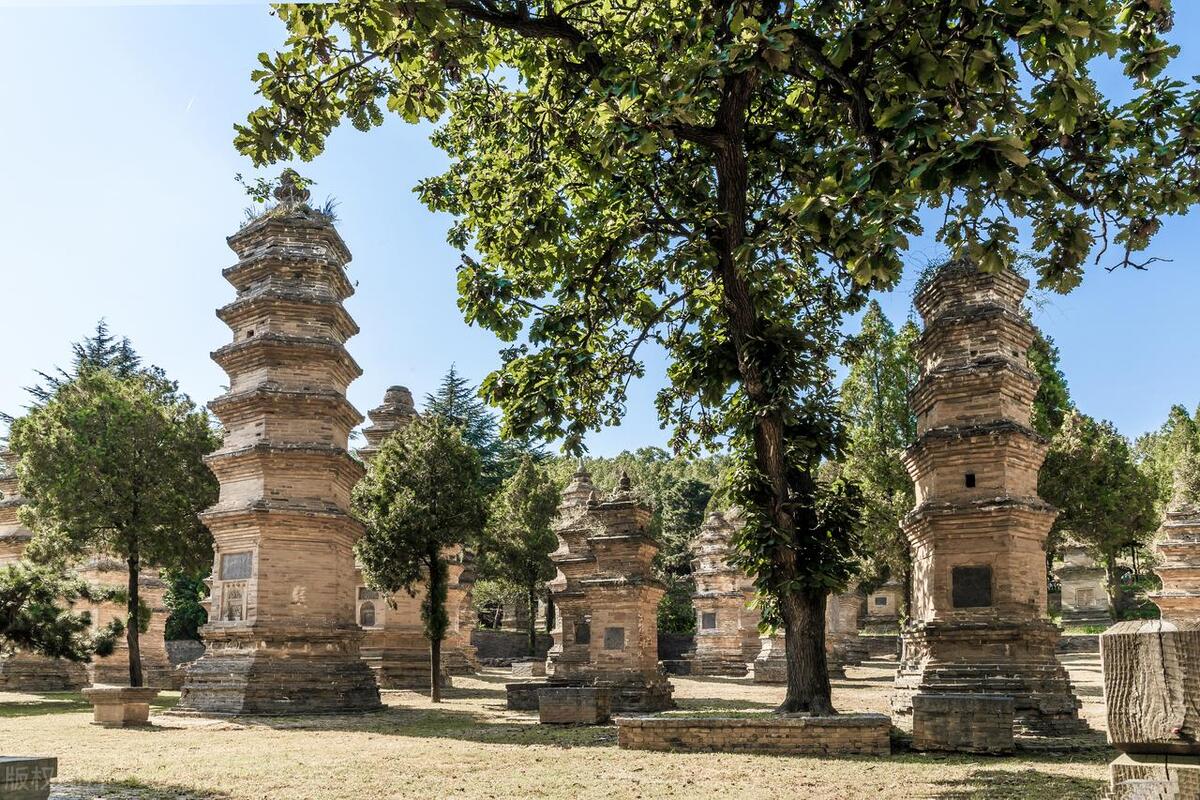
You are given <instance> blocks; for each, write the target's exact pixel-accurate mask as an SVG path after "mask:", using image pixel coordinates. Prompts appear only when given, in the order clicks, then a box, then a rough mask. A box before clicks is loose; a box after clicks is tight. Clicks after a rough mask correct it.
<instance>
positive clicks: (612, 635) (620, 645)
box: [604, 628, 625, 650]
mask: <svg viewBox="0 0 1200 800" xmlns="http://www.w3.org/2000/svg"><path fill="white" fill-rule="evenodd" d="M604 649H605V650H624V649H625V629H624V628H605V629H604Z"/></svg>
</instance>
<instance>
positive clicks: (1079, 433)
mask: <svg viewBox="0 0 1200 800" xmlns="http://www.w3.org/2000/svg"><path fill="white" fill-rule="evenodd" d="M1038 493H1039V494H1040V495H1041V496H1042V497H1043V498H1044V499H1045V500H1046V501H1047V502H1049V503H1051V504H1053V505H1054V506H1056V507H1057V508H1058V509H1059V510H1060V513H1059V515H1058V518H1057V519H1056V520H1055V522H1054V528H1055V531H1056V532H1057V533H1058V534H1059V535H1060V536H1061V535H1064V534H1066V535H1069V536H1070V537H1071V538H1072V539H1074V540H1076V541H1078V542H1079V543H1080V544H1082V545H1084V546H1086V547H1088V548H1090V549H1091V550H1092V552H1093V553H1094V554H1095V555H1096V557H1097V558H1098V560H1099V561H1100V563H1101V564H1103V565H1104V569H1105V573H1106V576H1107V582H1108V592H1109V602H1110V604H1111V607H1112V609H1113V610H1114V612H1116V613H1117V614H1119V613H1120V612H1121V611H1122V610H1123V609H1124V596H1123V592H1122V590H1121V583H1120V579H1119V574H1118V572H1117V556H1118V555H1119V554H1120V552H1121V550H1122V548H1126V547H1129V546H1130V545H1134V544H1144V543H1145V542H1146V541H1147V540H1148V539H1149V538H1150V535H1151V534H1152V533H1153V531H1154V529H1155V528H1156V527H1157V526H1158V514H1157V513H1156V512H1155V508H1154V488H1153V485H1152V484H1151V481H1150V479H1149V478H1148V477H1147V476H1146V475H1145V474H1143V473H1142V472H1141V471H1140V470H1139V469H1138V468H1137V465H1136V464H1135V463H1134V458H1133V451H1132V448H1131V447H1130V445H1129V441H1128V440H1127V439H1126V438H1125V437H1124V436H1122V435H1121V434H1120V433H1119V432H1118V431H1117V429H1116V428H1115V427H1113V425H1112V423H1110V422H1107V421H1103V422H1097V421H1096V420H1094V419H1092V418H1091V417H1089V416H1087V415H1085V414H1081V413H1079V412H1078V411H1071V412H1070V413H1069V414H1068V415H1067V417H1066V419H1065V420H1064V422H1063V425H1062V427H1061V428H1060V429H1059V431H1058V433H1057V434H1056V435H1055V437H1054V439H1053V440H1052V441H1051V443H1050V452H1049V453H1048V454H1047V456H1046V461H1045V463H1044V464H1043V466H1042V471H1041V474H1040V476H1039V478H1038Z"/></svg>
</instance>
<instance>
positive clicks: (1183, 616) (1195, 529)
mask: <svg viewBox="0 0 1200 800" xmlns="http://www.w3.org/2000/svg"><path fill="white" fill-rule="evenodd" d="M1191 458H1193V456H1191V455H1190V454H1189V456H1188V458H1187V459H1185V461H1184V463H1183V464H1181V465H1180V467H1179V468H1177V469H1176V473H1175V489H1174V493H1173V496H1172V497H1171V502H1170V504H1169V505H1168V506H1167V511H1166V515H1165V516H1166V519H1165V520H1164V521H1163V524H1162V528H1160V529H1159V532H1158V540H1157V542H1156V543H1155V548H1156V549H1157V550H1158V554H1159V557H1160V558H1161V560H1162V563H1161V564H1160V565H1159V566H1158V567H1157V568H1156V569H1155V570H1154V571H1155V573H1156V574H1157V575H1158V577H1159V578H1161V579H1162V589H1160V590H1159V591H1157V592H1155V593H1153V594H1151V595H1150V599H1151V600H1153V601H1154V604H1155V605H1157V606H1158V609H1159V611H1160V612H1161V613H1162V618H1163V619H1165V620H1170V621H1171V622H1198V623H1200V503H1197V502H1196V498H1195V497H1193V496H1192V494H1193V491H1194V489H1193V487H1190V486H1189V485H1188V484H1189V482H1190V481H1189V480H1188V476H1187V472H1188V467H1190V466H1191Z"/></svg>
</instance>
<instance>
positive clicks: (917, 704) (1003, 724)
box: [912, 694, 1014, 755]
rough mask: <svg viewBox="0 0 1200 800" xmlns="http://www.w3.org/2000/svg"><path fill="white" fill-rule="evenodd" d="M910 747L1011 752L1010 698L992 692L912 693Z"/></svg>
mask: <svg viewBox="0 0 1200 800" xmlns="http://www.w3.org/2000/svg"><path fill="white" fill-rule="evenodd" d="M912 702H913V738H912V747H913V749H914V750H942V751H948V752H956V753H989V754H996V755H998V754H1004V753H1011V752H1013V714H1014V705H1013V699H1012V698H1011V697H1007V696H1005V695H994V694H942V695H924V694H918V695H915V696H914V697H913V699H912Z"/></svg>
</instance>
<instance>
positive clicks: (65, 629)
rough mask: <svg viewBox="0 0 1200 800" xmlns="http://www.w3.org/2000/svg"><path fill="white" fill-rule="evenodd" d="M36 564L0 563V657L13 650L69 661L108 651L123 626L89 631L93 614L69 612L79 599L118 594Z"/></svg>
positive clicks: (117, 624) (115, 624) (95, 599)
mask: <svg viewBox="0 0 1200 800" xmlns="http://www.w3.org/2000/svg"><path fill="white" fill-rule="evenodd" d="M117 594H118V593H117V592H114V591H112V590H98V589H96V588H94V587H91V586H89V585H88V584H87V583H85V582H84V581H82V580H79V579H78V578H65V577H63V576H62V574H61V571H60V570H58V569H55V568H53V567H49V566H46V565H40V564H30V563H26V562H17V563H15V564H7V565H5V566H3V567H0V656H4V655H9V654H11V653H13V652H14V651H16V650H24V651H26V652H30V653H38V654H40V655H44V656H50V657H52V658H65V659H67V660H68V661H88V660H90V659H91V656H92V654H93V653H94V654H96V655H100V656H106V655H109V654H111V653H112V651H113V645H114V643H115V640H116V637H117V636H120V635H121V631H122V630H123V629H124V626H123V625H122V624H121V622H120V620H113V622H111V623H110V624H109V625H107V626H105V627H104V628H101V629H100V630H98V631H95V632H93V631H92V620H91V615H90V614H89V613H88V612H86V611H84V612H82V613H77V612H75V611H73V610H72V606H74V604H75V603H77V602H97V603H98V602H104V601H107V600H112V599H114V597H116V596H117Z"/></svg>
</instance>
